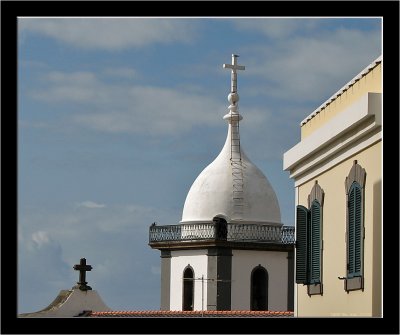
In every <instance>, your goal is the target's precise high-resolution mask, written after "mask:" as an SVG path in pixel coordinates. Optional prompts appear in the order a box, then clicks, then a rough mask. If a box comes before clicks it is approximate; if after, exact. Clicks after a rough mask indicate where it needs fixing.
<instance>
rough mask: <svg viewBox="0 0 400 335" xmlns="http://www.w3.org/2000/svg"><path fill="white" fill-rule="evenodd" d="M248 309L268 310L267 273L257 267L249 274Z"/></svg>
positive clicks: (260, 267) (259, 266)
mask: <svg viewBox="0 0 400 335" xmlns="http://www.w3.org/2000/svg"><path fill="white" fill-rule="evenodd" d="M250 295H251V297H250V309H251V310H252V311H266V310H268V272H267V270H266V269H265V268H263V267H262V266H261V265H258V266H257V267H255V268H254V269H253V271H252V272H251V290H250Z"/></svg>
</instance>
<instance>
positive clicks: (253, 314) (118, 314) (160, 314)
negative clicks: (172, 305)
mask: <svg viewBox="0 0 400 335" xmlns="http://www.w3.org/2000/svg"><path fill="white" fill-rule="evenodd" d="M82 316H86V317H91V318H151V317H157V318H167V317H179V318H180V317H192V318H197V317H225V318H232V317H233V318H234V317H250V318H266V317H268V318H270V317H293V312H289V311H283V312H280V311H111V312H86V313H84V314H83V315H82Z"/></svg>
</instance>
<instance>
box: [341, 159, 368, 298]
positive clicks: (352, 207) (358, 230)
mask: <svg viewBox="0 0 400 335" xmlns="http://www.w3.org/2000/svg"><path fill="white" fill-rule="evenodd" d="M365 180H366V172H365V169H363V168H362V167H361V166H360V165H359V164H358V163H357V161H356V160H355V161H354V162H353V166H352V167H351V169H350V172H349V175H348V176H347V177H346V182H345V188H346V195H347V215H346V219H347V220H346V221H347V234H346V235H347V241H346V242H347V243H346V249H347V250H346V254H347V262H346V272H347V273H346V278H345V290H346V291H347V292H349V291H354V290H360V289H363V288H364V278H363V276H364V274H363V272H364V259H363V258H364V256H363V253H364V188H365Z"/></svg>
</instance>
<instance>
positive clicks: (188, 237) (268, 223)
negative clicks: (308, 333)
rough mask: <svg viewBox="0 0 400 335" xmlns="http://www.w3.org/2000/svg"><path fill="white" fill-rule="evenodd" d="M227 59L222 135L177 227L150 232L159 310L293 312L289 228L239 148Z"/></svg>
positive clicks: (265, 183) (268, 187)
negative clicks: (157, 265)
mask: <svg viewBox="0 0 400 335" xmlns="http://www.w3.org/2000/svg"><path fill="white" fill-rule="evenodd" d="M238 57H239V56H238V55H235V54H234V55H232V64H224V65H223V68H225V69H230V70H231V89H230V92H229V94H228V101H229V103H230V105H229V106H228V113H227V114H226V115H225V116H224V117H223V119H224V120H226V121H227V122H228V132H227V137H226V141H225V144H224V146H223V147H222V150H221V152H220V153H219V155H218V156H217V157H216V158H215V159H214V161H213V162H211V163H210V164H209V165H208V166H207V167H206V168H205V169H204V170H203V171H202V172H201V173H200V175H199V176H198V177H197V178H196V180H195V181H194V182H193V184H192V186H191V188H190V190H189V192H188V194H187V197H186V200H185V204H184V207H183V212H182V220H181V221H180V223H179V224H176V225H166V226H164V225H163V226H158V225H152V226H151V227H150V235H149V236H150V240H149V245H150V247H152V248H153V249H159V250H160V251H161V309H163V310H275V311H287V310H293V292H292V290H293V287H294V284H293V277H294V275H293V250H294V227H291V226H284V225H283V224H282V223H281V215H280V209H279V203H278V199H277V197H276V194H275V191H274V190H273V188H272V186H271V184H270V183H269V181H268V179H267V178H266V177H265V175H264V174H263V173H262V172H261V170H260V169H259V168H258V167H256V166H255V165H254V164H253V163H252V162H251V161H250V159H249V158H248V157H247V155H246V154H245V152H244V150H243V146H242V144H241V138H240V133H239V124H240V121H241V120H242V119H243V117H242V115H240V114H239V107H238V102H239V94H238V84H237V82H238V80H237V71H238V70H245V67H244V66H242V65H238V64H237V59H238Z"/></svg>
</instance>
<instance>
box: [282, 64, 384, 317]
mask: <svg viewBox="0 0 400 335" xmlns="http://www.w3.org/2000/svg"><path fill="white" fill-rule="evenodd" d="M382 92H383V90H382V57H379V58H378V59H376V60H375V61H374V62H372V63H371V64H370V65H368V66H367V67H366V68H365V69H364V70H363V71H361V72H360V74H358V75H357V76H356V77H354V78H353V79H352V80H351V81H350V82H349V83H347V84H346V85H345V86H343V87H342V88H341V89H340V90H339V91H338V92H337V93H335V94H334V95H332V97H331V98H329V99H328V100H327V101H326V102H325V103H323V104H322V105H321V106H320V107H318V108H317V109H316V110H315V111H314V112H313V113H311V114H310V115H309V116H308V117H307V118H306V119H304V120H303V121H302V122H301V124H300V126H301V141H300V142H299V143H298V144H296V145H295V146H294V147H292V148H291V149H290V150H288V151H287V152H285V154H284V156H283V168H284V170H287V171H289V172H290V178H293V179H294V182H295V197H296V198H295V204H296V271H295V272H296V278H295V279H296V284H295V303H294V308H295V316H299V317H302V316H373V317H380V316H382V212H381V210H382Z"/></svg>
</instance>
